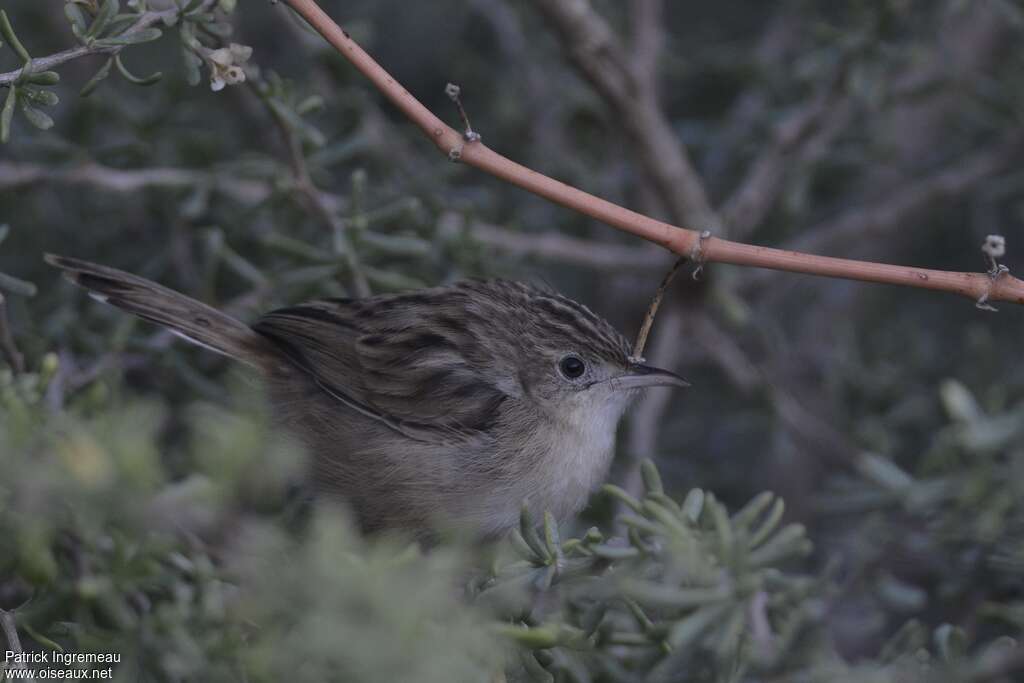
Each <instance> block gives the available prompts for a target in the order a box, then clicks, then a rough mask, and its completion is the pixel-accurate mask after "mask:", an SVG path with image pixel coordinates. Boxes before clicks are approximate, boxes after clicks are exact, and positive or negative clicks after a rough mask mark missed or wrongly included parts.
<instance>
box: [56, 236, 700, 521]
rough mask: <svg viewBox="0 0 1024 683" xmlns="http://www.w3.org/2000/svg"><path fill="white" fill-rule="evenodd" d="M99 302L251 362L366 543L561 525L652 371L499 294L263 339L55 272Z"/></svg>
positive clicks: (578, 325) (363, 308) (330, 318)
mask: <svg viewBox="0 0 1024 683" xmlns="http://www.w3.org/2000/svg"><path fill="white" fill-rule="evenodd" d="M46 261H47V262H48V263H50V264H51V265H54V266H56V267H57V268H60V269H61V270H63V271H64V274H65V275H66V276H67V277H68V278H69V279H70V280H71V281H72V282H74V283H75V284H77V285H79V286H81V287H83V288H85V289H87V290H89V291H90V293H91V294H92V295H93V296H94V297H95V298H97V299H100V300H102V301H104V302H106V303H109V304H111V305H113V306H117V307H118V308H123V309H124V310H126V311H128V312H130V313H133V314H135V315H137V316H139V317H140V318H143V319H145V320H148V321H150V322H154V323H157V324H158V325H163V326H164V327H167V328H168V329H170V330H171V331H172V332H174V333H175V334H177V335H178V336H181V337H183V338H185V339H187V340H188V341H190V342H193V343H195V344H198V345H200V346H203V347H206V348H208V349H211V350H213V351H217V352H219V353H222V354H224V355H226V356H230V357H231V358H235V359H237V360H240V361H242V362H244V363H247V364H249V365H251V366H253V367H255V368H256V369H257V370H259V371H260V372H261V374H262V375H263V376H264V378H265V379H266V382H267V385H268V387H269V393H270V399H271V405H272V406H273V409H274V410H273V413H274V417H275V419H276V420H277V421H278V422H279V423H280V424H281V425H282V426H283V427H285V428H287V429H289V430H291V431H292V432H293V433H294V434H295V435H297V436H298V438H299V439H300V440H301V441H302V442H303V443H304V444H305V445H306V446H307V447H308V449H309V450H310V452H311V453H312V455H313V463H314V465H313V469H314V471H313V481H314V483H315V485H316V487H317V488H318V489H319V490H321V491H324V492H328V493H331V494H338V495H340V496H342V497H344V499H345V500H346V501H347V502H348V503H349V504H350V505H351V506H352V508H353V510H354V511H355V513H356V515H357V517H358V519H359V522H360V524H361V525H362V527H363V528H364V529H365V530H367V531H372V530H377V529H387V528H403V529H407V530H410V531H413V532H415V533H425V532H426V531H427V530H429V529H430V528H431V527H432V525H433V524H435V523H441V524H458V525H461V526H466V527H468V528H470V529H473V530H474V531H476V532H479V533H482V534H484V535H488V536H490V535H496V534H500V533H502V532H504V531H505V530H507V529H508V528H510V527H511V526H513V525H514V524H516V522H517V520H518V517H519V510H520V507H521V506H522V505H523V504H524V502H525V503H526V504H527V505H528V506H529V507H530V508H531V509H532V510H533V511H534V512H535V513H537V514H543V512H544V511H550V512H552V513H553V514H554V515H555V516H556V517H558V518H559V519H565V518H567V517H569V516H571V515H573V514H574V513H576V512H578V511H579V509H580V508H582V507H583V505H584V504H585V503H586V500H587V496H588V494H589V493H590V492H591V491H592V490H593V489H594V488H595V487H596V486H597V485H598V484H599V483H600V481H601V480H602V479H603V478H604V477H605V475H606V474H607V471H608V467H609V464H610V462H611V459H612V455H613V450H614V442H615V430H616V427H617V425H618V422H619V418H620V417H621V416H622V414H623V412H624V411H625V409H626V407H627V405H628V404H629V402H630V399H631V398H632V397H633V396H634V395H635V394H636V393H637V390H639V389H642V388H645V387H653V386H661V385H674V386H686V382H685V381H683V380H682V378H680V377H678V376H677V375H675V374H673V373H671V372H668V371H665V370H659V369H657V368H651V367H648V366H646V365H641V364H640V363H638V362H636V361H635V360H634V359H632V358H631V357H630V348H629V344H628V343H627V342H626V340H625V338H624V337H623V336H622V335H621V334H619V333H618V332H617V331H616V330H615V329H614V328H613V327H612V326H611V325H610V324H609V323H608V322H606V321H605V320H603V319H602V318H599V317H598V316H596V315H594V314H593V313H592V312H591V311H590V310H589V309H587V308H586V307H585V306H582V305H580V304H578V303H576V302H575V301H572V300H570V299H567V298H566V297H564V296H560V295H558V294H555V293H553V292H549V291H544V290H541V289H538V288H536V287H532V286H530V285H526V284H522V283H519V282H510V281H505V280H487V281H475V280H470V281H463V282H459V283H457V284H453V285H448V286H444V287H434V288H432V289H424V290H421V291H414V292H409V293H405V294H384V295H380V296H373V297H369V298H365V299H344V298H338V299H322V300H317V301H311V302H309V303H305V304H301V305H298V306H291V307H288V308H282V309H278V310H275V311H271V312H270V313H267V314H266V315H264V316H263V317H262V318H260V319H259V320H258V321H257V322H256V323H255V324H254V325H252V326H250V325H246V324H245V323H243V322H241V321H239V320H237V319H235V318H232V317H231V316H229V315H227V314H225V313H222V312H221V311H218V310H216V309H214V308H211V307H210V306H207V305H206V304H203V303H200V302H198V301H196V300H194V299H190V298H189V297H186V296H185V295H183V294H179V293H178V292H175V291H172V290H170V289H167V288H166V287H162V286H161V285H158V284H156V283H154V282H151V281H149V280H146V279H143V278H140V277H137V276H135V275H131V274H129V273H126V272H123V271H120V270H116V269H114V268H108V267H106V266H101V265H96V264H94V263H89V262H86V261H80V260H77V259H72V258H66V257H62V256H54V255H47V256H46Z"/></svg>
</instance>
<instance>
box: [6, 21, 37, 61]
mask: <svg viewBox="0 0 1024 683" xmlns="http://www.w3.org/2000/svg"><path fill="white" fill-rule="evenodd" d="M0 35H2V36H3V37H4V38H6V39H7V42H8V43H10V44H11V49H12V50H14V52H15V53H16V54H17V55H18V57H20V58H21V61H23V62H25V63H26V64H27V63H29V62H31V61H32V56H31V55H29V53H28V50H26V49H25V46H24V45H22V44H21V41H20V40H18V36H17V35H15V33H14V27H13V26H11V20H10V19H8V18H7V12H5V11H4V10H2V9H0Z"/></svg>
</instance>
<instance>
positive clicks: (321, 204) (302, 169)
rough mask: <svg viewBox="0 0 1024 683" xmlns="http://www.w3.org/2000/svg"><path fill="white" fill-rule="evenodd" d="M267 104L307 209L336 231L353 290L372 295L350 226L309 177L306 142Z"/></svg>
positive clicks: (364, 294)
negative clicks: (353, 241) (304, 147)
mask: <svg viewBox="0 0 1024 683" xmlns="http://www.w3.org/2000/svg"><path fill="white" fill-rule="evenodd" d="M264 99H265V100H266V99H267V98H264ZM267 104H268V106H267V110H268V111H269V112H270V115H271V117H272V118H273V119H274V122H275V123H276V124H277V127H278V129H279V130H280V131H281V135H282V136H284V141H285V145H286V146H287V147H288V155H289V160H290V162H291V167H292V173H293V175H294V177H295V187H296V189H297V190H298V191H299V193H300V194H301V195H302V197H303V199H304V200H305V203H306V206H307V207H308V208H309V209H311V211H312V212H313V213H315V214H316V215H318V216H319V217H320V218H321V220H323V222H324V223H326V224H327V225H328V227H330V229H331V231H332V232H333V234H334V244H335V247H336V248H338V249H339V250H340V251H341V257H342V258H343V259H344V261H345V265H346V266H347V268H348V274H349V277H350V278H351V280H352V287H353V289H354V290H355V292H356V295H357V296H360V297H367V296H370V294H371V290H370V284H369V282H368V281H367V279H366V273H365V272H364V271H363V267H362V265H361V264H360V263H359V258H358V257H357V256H356V252H355V248H354V247H353V246H352V241H351V240H350V239H349V229H348V226H347V225H345V221H344V220H342V218H341V216H339V215H338V213H337V212H336V211H335V207H334V206H332V202H331V201H330V199H329V198H328V197H327V196H326V195H325V194H324V193H323V192H321V191H320V189H319V188H318V187H317V186H316V184H314V183H313V179H312V178H311V177H310V175H309V167H308V166H307V165H306V157H305V154H304V152H303V150H302V140H301V139H300V138H299V136H298V135H297V134H296V132H295V129H294V128H293V126H291V125H290V124H289V122H288V121H286V120H285V119H284V117H282V116H281V114H280V112H279V110H278V108H277V107H274V106H270V104H271V103H270V102H269V100H268V101H267Z"/></svg>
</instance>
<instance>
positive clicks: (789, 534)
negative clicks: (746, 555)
mask: <svg viewBox="0 0 1024 683" xmlns="http://www.w3.org/2000/svg"><path fill="white" fill-rule="evenodd" d="M809 550H810V547H809V543H808V541H807V531H806V529H805V528H804V525H803V524H790V525H789V526H787V527H785V528H784V529H782V531H780V532H779V533H777V534H775V536H774V537H772V539H771V540H770V541H768V542H767V543H765V544H764V545H763V546H761V547H760V548H758V549H757V550H755V551H753V552H752V553H750V564H751V566H754V567H761V566H765V565H769V564H772V563H773V562H778V561H779V560H783V559H785V558H787V557H790V556H793V555H803V554H805V553H807V552H808V551H809Z"/></svg>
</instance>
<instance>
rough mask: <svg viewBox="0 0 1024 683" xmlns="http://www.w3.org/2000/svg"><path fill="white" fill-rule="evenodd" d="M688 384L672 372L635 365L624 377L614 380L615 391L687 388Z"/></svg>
mask: <svg viewBox="0 0 1024 683" xmlns="http://www.w3.org/2000/svg"><path fill="white" fill-rule="evenodd" d="M688 386H690V383H689V382H687V381H686V380H685V379H683V378H682V377H680V376H679V375H677V374H676V373H674V372H669V371H668V370H662V369H661V368H652V367H651V366H650V365H641V364H639V363H636V364H634V365H631V366H630V367H629V370H627V371H626V373H625V374H624V375H620V376H619V377H616V378H615V387H616V388H617V389H643V388H646V387H688Z"/></svg>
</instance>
